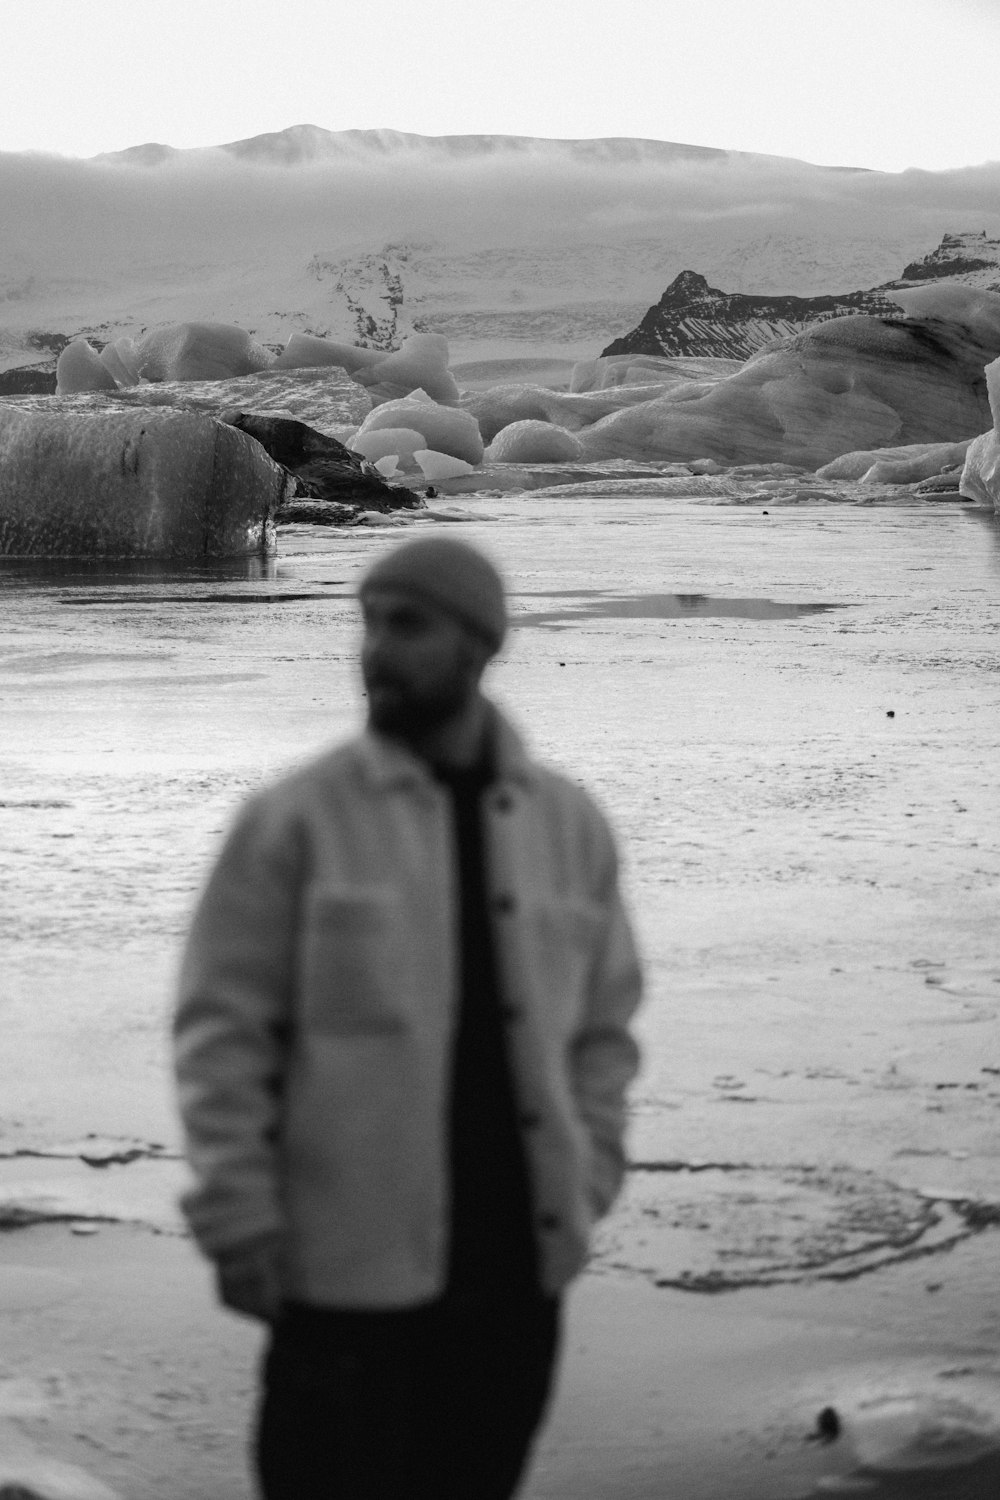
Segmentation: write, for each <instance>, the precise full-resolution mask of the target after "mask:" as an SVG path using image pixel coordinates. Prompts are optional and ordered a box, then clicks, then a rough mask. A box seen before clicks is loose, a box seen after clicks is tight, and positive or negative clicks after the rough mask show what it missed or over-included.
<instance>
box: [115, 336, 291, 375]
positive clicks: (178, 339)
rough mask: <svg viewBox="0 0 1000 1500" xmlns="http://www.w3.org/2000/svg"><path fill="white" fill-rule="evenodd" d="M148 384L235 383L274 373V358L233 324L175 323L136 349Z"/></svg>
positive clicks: (139, 367)
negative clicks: (240, 377)
mask: <svg viewBox="0 0 1000 1500" xmlns="http://www.w3.org/2000/svg"><path fill="white" fill-rule="evenodd" d="M135 363H136V369H137V371H138V374H139V375H140V376H141V377H142V378H143V379H144V380H231V379H232V378H233V377H234V376H237V375H252V374H254V373H255V372H256V371H257V370H267V369H270V368H271V366H272V365H273V364H274V356H273V355H272V354H270V353H269V352H268V350H266V349H265V348H264V346H263V345H262V344H258V343H257V341H256V339H253V338H251V337H250V335H249V334H248V333H247V332H246V330H245V329H243V328H237V327H236V325H235V324H233V323H171V324H168V326H167V327H165V328H154V329H153V330H152V331H151V332H150V333H147V334H146V335H145V337H143V338H141V339H140V340H139V342H138V344H137V345H136V361H135Z"/></svg>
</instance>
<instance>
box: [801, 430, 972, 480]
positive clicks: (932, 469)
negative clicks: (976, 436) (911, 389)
mask: <svg viewBox="0 0 1000 1500" xmlns="http://www.w3.org/2000/svg"><path fill="white" fill-rule="evenodd" d="M970 441H971V439H969V438H965V439H963V441H962V442H960V443H907V444H905V445H904V446H903V447H897V448H864V449H861V450H859V451H857V452H853V453H842V454H841V455H840V457H839V458H835V459H834V460H833V461H832V463H828V464H824V465H823V467H822V468H821V469H817V470H816V477H817V479H866V480H867V482H868V483H869V484H876V483H877V484H917V483H918V482H919V481H920V480H921V479H930V478H931V476H932V475H934V474H940V473H941V471H942V470H943V469H949V468H952V467H954V465H955V464H960V463H961V462H962V461H963V459H964V458H965V454H966V451H967V449H968V447H969V442H970ZM875 468H877V470H878V472H877V474H873V472H872V471H873V469H875ZM897 476H898V477H897Z"/></svg>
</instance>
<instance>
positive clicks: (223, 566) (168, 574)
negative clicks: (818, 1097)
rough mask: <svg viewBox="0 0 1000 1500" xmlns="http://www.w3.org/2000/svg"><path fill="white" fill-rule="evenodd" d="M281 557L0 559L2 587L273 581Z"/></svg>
mask: <svg viewBox="0 0 1000 1500" xmlns="http://www.w3.org/2000/svg"><path fill="white" fill-rule="evenodd" d="M277 577H278V560H277V558H276V557H275V556H273V554H272V555H270V556H267V557H262V556H254V557H226V558H212V559H211V560H210V561H209V560H206V561H204V562H202V561H193V562H184V563H179V562H177V561H170V562H164V561H163V559H162V558H152V557H116V558H107V557H94V558H89V557H63V558H59V557H0V588H6V587H8V586H9V585H10V584H46V583H53V584H58V585H59V586H60V587H65V586H66V585H67V584H70V585H72V584H85V585H92V584H95V583H96V584H100V585H101V586H102V587H103V586H106V587H109V588H114V587H115V586H116V585H119V584H129V583H137V582H142V583H223V582H226V583H230V582H247V583H257V582H260V581H267V582H273V581H274V580H275V579H276V578H277Z"/></svg>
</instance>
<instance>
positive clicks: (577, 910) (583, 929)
mask: <svg viewBox="0 0 1000 1500" xmlns="http://www.w3.org/2000/svg"><path fill="white" fill-rule="evenodd" d="M603 916H604V914H603V912H602V910H601V908H600V907H599V906H597V905H596V904H593V903H591V902H589V901H582V900H572V899H568V900H553V899H548V900H545V899H543V900H537V901H535V902H533V903H531V905H530V907H529V909H528V911H527V914H526V923H525V937H526V943H527V948H528V963H529V968H530V970H531V972H532V973H533V975H534V976H535V978H536V981H537V983H538V984H539V986H540V989H541V994H542V997H543V1003H544V1004H545V1005H546V1008H547V1010H548V1012H549V1014H550V1016H552V1017H553V1019H554V1020H556V1021H557V1023H558V1024H559V1025H560V1026H561V1027H562V1028H563V1029H565V1030H572V1029H573V1028H574V1027H575V1025H576V1024H577V1023H578V1021H579V1020H580V1017H581V1015H582V1013H583V1010H584V1007H585V1004H586V995H587V985H588V980H589V978H590V971H591V968H592V966H593V963H594V958H595V955H596V952H597V946H598V943H599V940H600V935H601V932H602V929H603Z"/></svg>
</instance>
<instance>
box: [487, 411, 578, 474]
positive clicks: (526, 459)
mask: <svg viewBox="0 0 1000 1500" xmlns="http://www.w3.org/2000/svg"><path fill="white" fill-rule="evenodd" d="M582 453H583V447H582V445H581V443H580V439H579V438H578V437H576V436H574V434H573V433H572V432H567V431H566V429H565V427H556V426H555V425H554V423H552V422H533V421H525V422H511V423H510V424H509V425H508V426H507V427H502V428H501V429H500V431H499V432H498V433H497V435H496V437H495V438H494V439H493V441H492V443H490V446H489V447H488V448H487V450H486V454H485V458H486V462H487V463H508V464H517V463H525V464H556V463H561V462H562V461H563V459H567V458H568V459H578V458H580V456H581V455H582Z"/></svg>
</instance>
